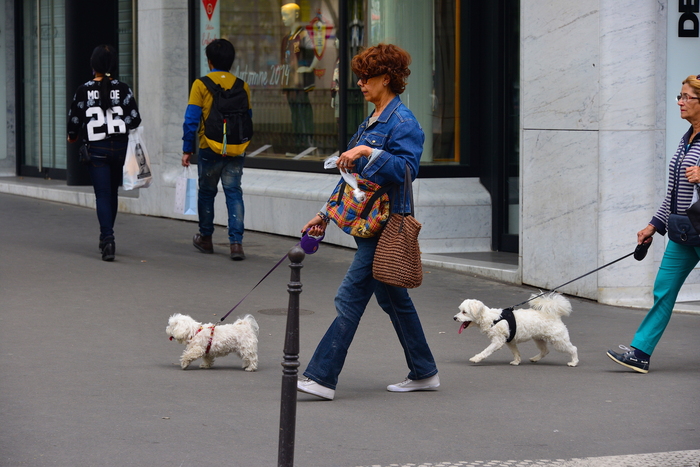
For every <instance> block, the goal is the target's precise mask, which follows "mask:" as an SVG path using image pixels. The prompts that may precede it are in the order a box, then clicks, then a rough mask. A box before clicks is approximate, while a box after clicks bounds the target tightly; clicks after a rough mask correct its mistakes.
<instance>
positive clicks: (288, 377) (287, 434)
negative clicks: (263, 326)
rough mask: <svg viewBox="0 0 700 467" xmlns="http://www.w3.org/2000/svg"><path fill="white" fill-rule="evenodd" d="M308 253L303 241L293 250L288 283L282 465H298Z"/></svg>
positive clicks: (279, 465)
mask: <svg viewBox="0 0 700 467" xmlns="http://www.w3.org/2000/svg"><path fill="white" fill-rule="evenodd" d="M305 256H306V253H304V250H302V249H301V247H300V246H299V245H296V246H294V247H293V248H292V249H291V250H289V254H288V258H289V260H290V261H291V262H292V263H291V264H290V265H289V267H290V268H291V270H292V273H291V279H290V282H289V284H287V291H288V292H289V307H288V308H287V333H286V335H285V338H284V361H283V362H282V368H283V369H282V402H281V406H280V439H279V450H278V457H277V465H278V467H292V466H293V465H294V431H295V427H296V421H297V420H296V419H297V374H298V370H297V368H299V294H301V268H303V267H304V266H303V265H302V264H301V263H302V261H304V257H305Z"/></svg>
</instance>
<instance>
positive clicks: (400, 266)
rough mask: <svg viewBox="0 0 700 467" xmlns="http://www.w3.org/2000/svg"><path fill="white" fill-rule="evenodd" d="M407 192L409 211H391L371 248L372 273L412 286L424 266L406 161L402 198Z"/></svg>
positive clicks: (388, 281) (420, 279) (418, 281)
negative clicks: (398, 212)
mask: <svg viewBox="0 0 700 467" xmlns="http://www.w3.org/2000/svg"><path fill="white" fill-rule="evenodd" d="M407 194H408V195H409V196H410V199H411V212H410V213H408V214H397V213H394V214H391V216H389V221H388V222H387V223H386V225H385V226H384V229H383V230H382V233H381V234H380V236H379V242H378V243H377V249H376V251H375V252H374V262H373V264H372V275H373V276H374V278H375V279H377V280H378V281H380V282H384V283H385V284H388V285H393V286H394V287H405V288H407V289H412V288H415V287H418V286H420V285H421V283H422V282H423V266H422V265H421V259H420V246H419V245H418V234H419V233H420V229H421V227H422V226H421V223H420V222H418V221H417V220H416V218H415V217H413V210H414V204H413V183H412V182H411V172H410V170H409V168H408V165H406V177H405V178H404V189H403V195H404V196H403V200H405V199H406V196H407Z"/></svg>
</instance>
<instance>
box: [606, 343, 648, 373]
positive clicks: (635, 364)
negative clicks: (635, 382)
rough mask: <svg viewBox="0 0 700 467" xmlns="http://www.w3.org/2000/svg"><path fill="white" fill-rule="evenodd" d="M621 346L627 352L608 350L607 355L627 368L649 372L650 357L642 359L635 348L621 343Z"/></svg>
mask: <svg viewBox="0 0 700 467" xmlns="http://www.w3.org/2000/svg"><path fill="white" fill-rule="evenodd" d="M620 348H621V349H622V350H625V353H617V352H613V351H612V350H608V352H607V355H608V357H610V358H611V359H612V361H614V362H615V363H619V364H620V365H622V366H626V367H627V368H632V369H633V370H634V371H638V372H639V373H649V359H648V358H647V359H641V358H639V357H637V356H636V355H635V354H634V350H633V349H630V348H627V347H625V346H624V345H621V346H620Z"/></svg>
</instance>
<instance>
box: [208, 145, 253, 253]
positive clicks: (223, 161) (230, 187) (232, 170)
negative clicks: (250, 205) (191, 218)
mask: <svg viewBox="0 0 700 467" xmlns="http://www.w3.org/2000/svg"><path fill="white" fill-rule="evenodd" d="M244 160H245V156H235V157H232V156H222V155H221V154H217V153H215V152H214V151H212V150H211V149H209V148H201V149H200V150H199V157H198V159H197V171H198V173H199V193H198V195H197V210H198V212H199V233H200V234H202V235H205V236H206V235H212V234H213V233H214V198H215V197H216V193H217V191H218V184H219V181H221V186H222V187H223V189H224V196H225V197H226V208H227V209H228V241H229V243H243V229H244V225H243V217H244V215H245V208H244V206H243V190H242V189H241V177H242V176H243V161H244Z"/></svg>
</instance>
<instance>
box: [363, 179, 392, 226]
mask: <svg viewBox="0 0 700 467" xmlns="http://www.w3.org/2000/svg"><path fill="white" fill-rule="evenodd" d="M390 189H391V184H389V185H386V186H383V187H380V188H379V189H378V190H377V191H375V192H374V193H373V194H372V196H371V197H370V198H369V199H368V200H367V203H366V204H365V207H364V208H363V209H362V212H361V213H360V218H361V219H367V217H368V216H369V212H370V211H371V210H372V206H374V202H375V201H376V200H378V199H379V198H380V197H381V196H383V195H384V194H385V193H387V192H388V191H389V190H390Z"/></svg>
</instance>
